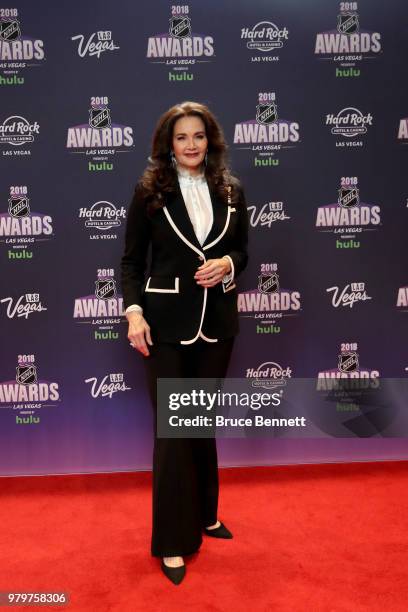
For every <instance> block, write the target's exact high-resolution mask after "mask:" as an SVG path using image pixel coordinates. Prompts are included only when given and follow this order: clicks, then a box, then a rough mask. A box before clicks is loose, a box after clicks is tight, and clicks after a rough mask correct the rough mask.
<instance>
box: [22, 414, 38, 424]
mask: <svg viewBox="0 0 408 612" xmlns="http://www.w3.org/2000/svg"><path fill="white" fill-rule="evenodd" d="M39 422H40V417H35V416H33V415H32V414H30V416H29V417H19V416H18V415H16V424H17V425H36V424H37V423H39Z"/></svg>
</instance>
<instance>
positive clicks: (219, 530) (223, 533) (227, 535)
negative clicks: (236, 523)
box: [204, 523, 233, 540]
mask: <svg viewBox="0 0 408 612" xmlns="http://www.w3.org/2000/svg"><path fill="white" fill-rule="evenodd" d="M204 533H205V534H207V535H209V536H211V537H213V538H224V539H226V540H231V538H233V535H232V533H231V532H230V530H229V529H227V528H226V526H225V525H224V523H221V525H220V526H219V527H216V528H215V529H207V527H204Z"/></svg>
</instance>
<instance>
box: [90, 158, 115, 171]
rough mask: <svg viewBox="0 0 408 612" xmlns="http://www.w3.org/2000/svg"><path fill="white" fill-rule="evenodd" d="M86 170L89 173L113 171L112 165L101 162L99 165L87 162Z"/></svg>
mask: <svg viewBox="0 0 408 612" xmlns="http://www.w3.org/2000/svg"><path fill="white" fill-rule="evenodd" d="M88 170H89V172H103V171H106V170H113V164H109V163H108V162H105V161H104V162H102V163H100V164H94V163H93V162H88Z"/></svg>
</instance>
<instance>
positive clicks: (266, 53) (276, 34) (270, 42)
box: [241, 21, 289, 62]
mask: <svg viewBox="0 0 408 612" xmlns="http://www.w3.org/2000/svg"><path fill="white" fill-rule="evenodd" d="M288 36H289V30H288V29H287V28H286V27H283V28H280V27H278V26H277V25H276V24H274V23H272V22H271V21H260V22H259V23H257V24H256V25H254V27H253V28H251V29H250V28H242V29H241V40H245V41H246V47H247V49H249V50H250V51H252V52H254V51H260V52H261V55H252V56H251V62H277V61H279V55H278V54H276V51H278V50H279V49H282V47H283V45H284V43H285V42H286V41H287V40H288ZM271 52H273V53H274V55H272V54H271Z"/></svg>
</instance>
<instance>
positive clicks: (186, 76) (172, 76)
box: [169, 72, 194, 81]
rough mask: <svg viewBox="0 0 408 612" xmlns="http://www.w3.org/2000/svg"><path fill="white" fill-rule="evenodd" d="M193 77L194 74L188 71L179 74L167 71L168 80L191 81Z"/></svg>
mask: <svg viewBox="0 0 408 612" xmlns="http://www.w3.org/2000/svg"><path fill="white" fill-rule="evenodd" d="M193 79H194V74H191V73H190V74H189V73H188V72H182V73H181V74H176V73H174V72H169V81H192V80H193Z"/></svg>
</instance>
